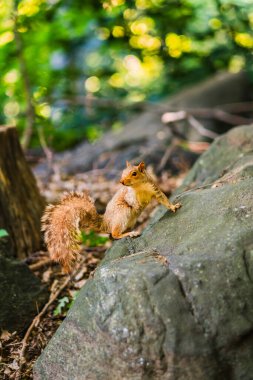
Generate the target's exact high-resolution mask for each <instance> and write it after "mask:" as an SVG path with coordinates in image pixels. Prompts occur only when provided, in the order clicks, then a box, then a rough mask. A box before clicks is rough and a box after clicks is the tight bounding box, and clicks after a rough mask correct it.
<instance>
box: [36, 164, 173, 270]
mask: <svg viewBox="0 0 253 380" xmlns="http://www.w3.org/2000/svg"><path fill="white" fill-rule="evenodd" d="M120 182H121V183H122V185H123V186H122V187H121V189H119V190H118V191H117V193H116V194H115V195H114V197H113V198H112V199H111V201H110V202H109V203H108V205H107V207H106V210H105V213H104V215H103V216H102V215H99V214H98V213H97V211H96V208H95V206H94V202H93V200H92V199H91V198H90V197H89V195H88V194H87V193H85V192H84V193H77V192H71V193H68V194H66V195H64V196H63V198H62V199H61V200H60V202H59V203H58V204H56V205H48V206H47V208H46V210H45V213H44V215H43V217H42V231H44V233H45V242H46V244H47V247H48V250H49V253H50V256H51V258H52V259H53V260H55V261H58V262H60V264H61V265H62V266H63V268H64V270H65V271H67V272H69V271H70V270H71V267H72V265H73V262H74V261H75V259H76V256H77V255H78V253H79V251H80V233H81V230H87V229H92V230H94V231H95V232H103V233H110V234H111V235H112V237H113V238H114V239H121V238H123V237H126V236H131V237H133V236H137V235H138V233H137V232H136V231H131V232H126V231H128V230H131V229H132V228H133V227H134V225H135V223H136V220H137V218H138V216H139V215H140V213H141V212H142V210H143V209H144V208H145V207H146V206H147V205H148V203H149V202H150V201H151V199H152V198H154V197H155V198H156V199H157V200H158V202H159V203H161V204H163V205H164V206H166V207H167V208H168V209H169V210H171V211H173V212H175V211H176V210H177V209H178V208H179V207H180V204H179V203H178V204H176V205H173V204H172V203H170V201H169V200H168V198H167V197H166V196H165V194H164V193H163V192H162V191H161V190H160V189H159V188H158V187H157V186H156V184H155V183H154V182H153V180H152V178H151V177H150V176H149V175H148V173H147V172H146V170H145V164H144V163H143V162H141V163H140V164H139V165H137V166H132V165H131V164H129V163H128V162H127V167H126V168H125V169H124V171H123V173H122V176H121V180H120Z"/></svg>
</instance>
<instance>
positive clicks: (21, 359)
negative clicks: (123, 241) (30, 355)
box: [17, 257, 86, 379]
mask: <svg viewBox="0 0 253 380" xmlns="http://www.w3.org/2000/svg"><path fill="white" fill-rule="evenodd" d="M85 259H86V258H85V257H84V258H83V259H82V260H81V261H80V263H79V264H78V266H77V267H76V269H75V270H74V271H73V272H72V274H71V276H68V277H67V278H66V280H65V281H64V282H63V284H62V285H61V286H60V288H59V289H58V290H57V291H56V292H55V293H53V294H51V297H50V298H49V301H48V302H47V303H46V304H45V306H44V307H43V309H42V310H41V312H40V313H39V314H37V315H36V317H35V318H34V319H33V321H32V323H31V324H30V326H29V328H28V330H27V331H26V334H25V336H24V338H23V340H22V342H21V343H22V346H21V350H20V354H19V373H18V377H17V378H18V379H21V372H22V368H23V365H24V363H25V352H26V347H27V342H28V339H29V337H30V335H31V332H32V331H33V329H34V327H36V326H38V324H39V322H40V320H41V318H42V317H43V315H44V314H45V313H46V311H47V310H48V308H49V306H50V305H52V303H53V302H54V301H55V300H56V299H57V298H58V296H59V295H60V293H61V292H62V291H63V290H64V289H65V288H66V287H67V286H68V284H69V283H70V282H71V280H72V279H73V278H74V277H75V276H76V275H77V273H78V271H79V269H80V267H81V266H82V265H83V264H84V262H85Z"/></svg>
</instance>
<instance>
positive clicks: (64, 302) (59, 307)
mask: <svg viewBox="0 0 253 380" xmlns="http://www.w3.org/2000/svg"><path fill="white" fill-rule="evenodd" d="M69 302H70V300H69V298H68V297H63V298H60V299H59V301H58V305H57V307H56V308H55V310H54V316H57V315H61V314H62V312H63V309H64V308H65V307H66V305H67V304H68V303H69Z"/></svg>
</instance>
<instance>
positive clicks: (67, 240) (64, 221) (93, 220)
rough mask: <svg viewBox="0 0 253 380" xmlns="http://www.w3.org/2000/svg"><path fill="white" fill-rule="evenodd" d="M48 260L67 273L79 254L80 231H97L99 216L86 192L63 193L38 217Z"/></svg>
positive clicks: (99, 224)
mask: <svg viewBox="0 0 253 380" xmlns="http://www.w3.org/2000/svg"><path fill="white" fill-rule="evenodd" d="M41 222H42V228H41V229H42V231H44V240H45V243H46V245H47V248H48V251H49V254H50V257H51V258H52V259H53V260H54V261H58V262H59V263H60V264H61V265H62V266H63V269H64V271H65V272H69V271H70V270H71V268H72V265H73V263H74V261H75V259H76V257H77V256H78V254H79V252H80V244H81V239H80V237H81V230H82V229H88V228H89V229H93V230H94V231H100V230H101V225H102V216H101V215H99V214H98V213H97V211H96V208H95V205H94V202H93V200H92V199H91V198H90V197H89V195H88V194H87V193H85V192H83V193H78V192H71V193H67V194H65V195H64V196H63V197H62V199H61V200H60V202H59V203H58V204H56V205H48V206H47V207H46V210H45V212H44V215H43V216H42V218H41Z"/></svg>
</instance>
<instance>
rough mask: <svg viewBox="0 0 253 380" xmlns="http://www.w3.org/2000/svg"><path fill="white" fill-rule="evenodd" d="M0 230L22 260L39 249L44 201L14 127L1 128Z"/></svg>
mask: <svg viewBox="0 0 253 380" xmlns="http://www.w3.org/2000/svg"><path fill="white" fill-rule="evenodd" d="M0 152H1V153H0V229H1V228H3V229H5V230H6V231H7V232H8V234H9V238H10V243H11V248H12V249H11V251H14V253H15V256H16V257H18V258H21V259H22V258H25V257H26V256H28V255H29V254H30V253H31V252H34V251H37V250H39V249H40V246H41V233H40V217H41V215H42V212H43V209H44V200H43V198H42V197H41V195H40V193H39V190H38V188H37V185H36V181H35V178H34V176H33V173H32V171H31V169H30V167H29V165H28V164H27V162H26V160H25V157H24V154H23V151H22V148H21V145H20V143H19V139H18V134H17V131H16V128H14V127H0Z"/></svg>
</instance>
